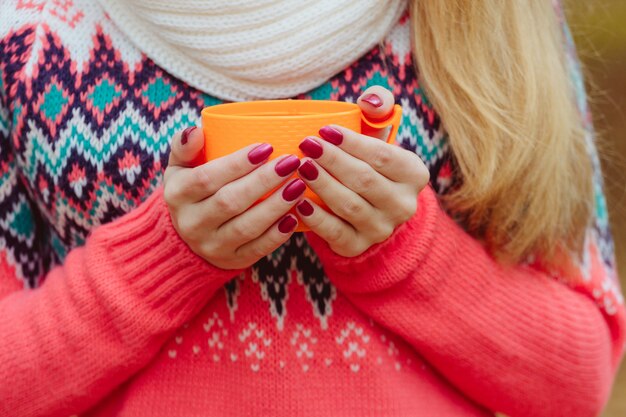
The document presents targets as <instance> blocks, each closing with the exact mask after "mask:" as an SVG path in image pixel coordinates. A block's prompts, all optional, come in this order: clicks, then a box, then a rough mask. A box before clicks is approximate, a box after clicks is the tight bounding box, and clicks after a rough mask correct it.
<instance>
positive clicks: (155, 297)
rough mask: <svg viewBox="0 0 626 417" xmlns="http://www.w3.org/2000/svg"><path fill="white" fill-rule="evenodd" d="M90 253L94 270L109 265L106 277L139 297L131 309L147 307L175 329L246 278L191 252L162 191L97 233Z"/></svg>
mask: <svg viewBox="0 0 626 417" xmlns="http://www.w3.org/2000/svg"><path fill="white" fill-rule="evenodd" d="M86 249H87V254H88V255H87V256H88V257H89V258H92V259H97V260H99V262H95V263H94V264H95V265H97V266H100V265H102V264H106V265H107V267H109V268H111V270H110V271H108V272H107V274H110V275H111V276H114V277H116V278H118V279H121V280H125V281H126V282H127V285H128V286H129V287H130V289H131V290H130V293H131V294H132V293H134V296H136V297H137V299H136V300H134V301H132V302H130V305H135V306H137V305H144V304H145V306H146V307H147V309H148V310H149V311H150V312H151V313H152V314H154V313H158V314H160V315H163V318H164V319H165V320H171V321H172V325H173V326H177V325H180V324H182V322H181V319H182V320H187V319H189V317H190V314H191V313H193V312H197V309H198V308H199V307H200V306H201V305H203V304H204V303H205V302H206V301H207V299H208V298H209V297H210V296H211V295H212V294H213V293H214V291H215V290H216V289H217V288H220V287H221V286H222V285H224V284H225V283H226V282H227V281H228V280H229V279H230V278H233V277H234V276H237V275H238V274H239V273H240V272H241V271H240V270H223V269H220V268H217V267H214V266H212V265H211V264H209V263H208V262H207V261H206V260H204V259H202V258H200V257H199V256H197V255H196V254H195V253H193V252H192V251H191V250H190V249H189V246H187V244H186V243H185V242H183V240H182V239H181V238H180V236H179V235H178V233H177V232H176V230H175V229H174V228H173V226H172V223H171V220H170V214H169V212H168V210H167V207H166V205H165V202H164V200H163V191H162V189H158V190H157V191H155V192H154V194H152V195H151V196H150V197H149V198H148V200H147V201H146V202H145V203H144V204H142V205H141V206H139V207H138V208H137V210H134V211H132V212H131V213H129V214H128V215H126V216H124V217H121V218H120V219H119V220H117V221H114V222H112V223H110V224H108V225H107V226H106V227H101V228H98V229H96V231H95V232H94V234H93V236H92V238H91V239H89V241H88V244H87V247H86ZM125 293H126V292H125ZM138 303H139V304H138Z"/></svg>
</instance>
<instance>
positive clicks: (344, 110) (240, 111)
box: [201, 99, 361, 120]
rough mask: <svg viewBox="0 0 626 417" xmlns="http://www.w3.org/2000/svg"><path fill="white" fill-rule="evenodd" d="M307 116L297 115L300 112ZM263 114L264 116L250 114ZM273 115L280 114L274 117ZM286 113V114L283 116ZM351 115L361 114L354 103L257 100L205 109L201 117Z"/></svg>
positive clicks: (241, 117) (254, 117)
mask: <svg viewBox="0 0 626 417" xmlns="http://www.w3.org/2000/svg"><path fill="white" fill-rule="evenodd" d="M305 111H306V112H307V114H299V113H301V112H305ZM259 112H265V113H264V114H251V113H259ZM273 112H275V113H281V114H280V115H276V114H274V113H273ZM285 113H286V114H285ZM351 113H361V110H360V108H359V106H358V105H357V104H355V103H348V102H345V101H334V100H291V99H290V100H258V101H243V102H236V103H225V104H218V105H215V106H209V107H205V108H204V109H203V110H202V113H201V115H202V117H212V118H220V119H231V120H232V119H235V120H261V119H267V118H271V117H275V118H285V117H289V118H295V119H303V120H304V119H313V118H324V117H328V116H329V115H337V116H340V115H348V114H351Z"/></svg>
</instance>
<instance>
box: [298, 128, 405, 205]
mask: <svg viewBox="0 0 626 417" xmlns="http://www.w3.org/2000/svg"><path fill="white" fill-rule="evenodd" d="M372 140H375V139H372ZM323 142H324V141H322V140H320V139H318V138H316V137H314V136H309V137H308V138H305V139H304V140H303V141H302V142H301V143H300V149H302V151H303V152H304V153H305V154H306V155H309V156H310V155H314V156H317V158H316V159H315V161H316V162H317V163H318V164H319V165H321V166H322V167H323V168H324V169H325V170H326V171H328V172H329V173H330V174H331V175H332V176H333V177H335V178H336V179H337V180H339V182H341V183H342V184H344V185H345V186H346V187H348V188H349V189H351V190H352V191H354V192H355V193H357V194H358V195H360V196H361V197H363V198H365V199H366V200H367V201H368V202H369V203H370V204H372V205H373V206H375V207H378V208H382V207H386V206H387V205H388V204H389V201H390V199H393V198H394V192H397V188H398V184H396V183H395V182H393V181H390V180H389V179H387V178H386V177H385V176H383V175H382V174H380V173H378V172H377V171H376V170H375V169H374V168H372V167H371V166H370V165H369V164H367V163H366V162H363V161H361V160H360V159H357V158H355V157H354V156H352V155H350V154H348V153H346V152H344V151H343V150H342V149H340V148H338V147H337V146H333V145H331V144H329V143H323ZM304 164H305V165H303V166H301V168H300V173H301V175H303V176H305V177H306V176H307V175H309V176H308V177H306V178H307V179H309V180H311V179H314V178H312V177H314V176H315V175H316V173H315V170H316V168H315V165H313V163H312V162H305V163H304Z"/></svg>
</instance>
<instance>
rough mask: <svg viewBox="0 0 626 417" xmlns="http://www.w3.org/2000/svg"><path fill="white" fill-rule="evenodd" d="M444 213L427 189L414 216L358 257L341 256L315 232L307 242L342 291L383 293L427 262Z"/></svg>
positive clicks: (431, 190)
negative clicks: (382, 291) (426, 258)
mask: <svg viewBox="0 0 626 417" xmlns="http://www.w3.org/2000/svg"><path fill="white" fill-rule="evenodd" d="M441 212H442V209H441V207H440V206H439V201H438V200H437V196H436V194H435V192H434V191H433V189H432V188H431V187H430V186H428V187H426V188H424V190H422V191H421V192H420V194H419V196H418V209H417V211H416V212H415V215H414V216H413V217H412V218H411V219H409V220H408V221H407V222H406V223H404V224H402V225H400V226H399V227H398V228H397V229H396V230H395V231H394V233H393V234H392V235H391V236H390V237H389V238H388V239H387V240H385V241H384V242H381V243H379V244H376V245H374V246H372V247H371V248H369V249H368V250H367V251H365V252H364V253H363V254H361V255H359V256H356V257H353V258H348V257H344V256H341V255H338V254H337V253H335V252H334V251H333V250H332V249H331V248H330V246H329V245H328V243H327V242H326V241H324V240H323V239H322V238H320V237H319V236H317V235H316V234H314V233H312V232H309V233H307V240H308V241H309V243H310V244H311V246H312V247H313V249H314V250H315V252H316V253H317V255H318V257H319V259H320V261H321V262H322V265H323V266H324V270H325V272H326V274H327V275H329V276H331V277H332V281H333V283H334V284H335V285H336V286H337V288H338V289H339V290H341V291H346V292H352V293H367V292H374V291H380V290H384V289H386V288H389V287H391V286H393V285H394V284H396V283H398V282H400V281H402V280H404V279H405V278H408V277H409V275H410V274H411V273H412V272H414V271H415V270H416V268H419V267H420V264H422V263H423V262H424V259H425V257H426V256H427V254H429V253H430V251H431V247H432V244H433V241H434V239H435V236H436V234H437V230H438V227H439V216H440V215H441V214H440V213H441Z"/></svg>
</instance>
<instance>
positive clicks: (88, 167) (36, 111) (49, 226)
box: [0, 3, 450, 316]
mask: <svg viewBox="0 0 626 417" xmlns="http://www.w3.org/2000/svg"><path fill="white" fill-rule="evenodd" d="M22 7H23V8H24V9H25V10H28V8H29V7H30V8H31V9H30V11H31V12H32V11H33V9H32V8H33V7H35V4H33V3H29V4H23V5H22ZM88 9H89V8H85V9H84V10H83V11H82V12H81V15H82V17H81V16H79V17H76V19H74V25H75V26H76V25H79V24H80V22H81V21H82V19H89V20H99V19H98V17H99V18H101V19H102V20H105V21H106V18H105V17H104V16H97V17H94V16H88V15H87V12H88V11H89V10H88ZM46 10H48V9H46V8H44V9H43V11H39V10H38V9H37V13H34V14H33V13H31V14H32V15H33V16H35V17H36V18H37V19H42V20H43V19H45V21H46V23H41V24H39V25H37V24H33V23H37V22H32V20H33V19H31V24H25V25H23V26H20V27H19V28H17V30H15V31H12V32H11V33H9V34H8V35H7V36H5V37H4V39H3V41H2V43H0V47H1V48H2V51H3V53H6V54H11V55H15V58H12V61H16V63H15V65H9V66H8V67H7V68H2V71H3V74H5V76H4V77H3V78H5V81H6V82H5V84H6V85H10V86H11V88H10V90H8V91H7V94H8V95H9V97H8V102H9V103H10V105H9V109H5V110H4V112H5V113H6V114H8V113H11V114H12V119H13V122H12V126H11V129H10V133H9V128H8V126H7V127H6V128H5V132H6V133H5V135H9V134H10V136H11V138H12V139H13V141H12V143H13V145H12V149H11V150H10V154H11V155H14V156H12V157H11V158H15V160H13V161H12V164H13V165H16V166H14V167H13V168H12V169H6V170H5V171H6V172H11V173H15V172H16V171H18V172H19V175H20V176H21V177H22V178H23V180H24V181H23V182H24V191H25V192H22V193H20V194H19V195H20V196H21V199H22V200H23V201H22V203H21V204H20V205H18V206H16V207H13V206H12V207H10V208H9V209H8V210H7V212H17V214H16V216H18V215H19V217H18V218H19V219H21V220H20V221H19V225H25V224H31V225H32V224H33V223H35V222H33V221H32V218H33V217H35V216H38V215H41V217H42V218H43V225H44V226H45V227H42V228H41V230H40V231H37V232H38V234H37V235H36V236H35V233H36V231H35V230H28V231H22V233H27V234H28V236H29V237H30V238H31V239H34V240H36V241H38V242H42V245H43V247H42V248H41V250H40V251H38V252H39V253H41V252H45V253H47V254H48V256H49V257H51V258H52V260H53V262H54V263H55V264H58V263H61V262H62V261H63V259H64V257H65V256H66V255H67V253H68V251H69V250H71V248H73V247H76V246H79V245H82V244H83V242H84V241H85V238H86V236H87V235H88V233H89V231H90V230H92V229H93V228H94V227H97V226H98V225H101V224H104V223H107V222H109V221H111V220H113V219H115V218H117V217H118V216H121V215H123V214H124V213H126V212H128V211H130V210H132V208H134V207H136V206H137V205H138V204H140V203H141V202H142V201H143V200H145V199H146V197H147V196H149V195H150V193H151V192H152V190H154V188H155V187H157V186H158V185H159V184H160V182H161V180H162V172H163V169H164V167H165V166H166V164H167V157H168V152H169V142H170V139H171V137H172V136H173V135H174V133H175V132H177V131H179V130H181V129H183V128H185V127H186V126H188V125H191V124H197V123H199V116H200V110H201V109H202V108H203V107H205V106H207V105H213V104H217V103H220V100H218V99H216V98H214V97H209V96H207V95H204V94H202V93H201V92H199V91H197V90H195V89H193V88H191V87H189V86H188V85H186V84H184V83H183V82H181V81H179V80H178V79H176V78H173V77H172V76H170V75H169V74H168V73H166V72H164V71H163V70H161V69H160V68H159V67H157V66H156V65H155V64H154V63H153V62H152V61H151V60H150V59H148V58H147V57H145V56H143V55H141V54H139V52H138V51H136V50H132V51H128V49H132V48H133V47H132V46H131V45H129V44H127V43H123V44H122V43H120V44H118V45H115V43H114V39H119V38H120V37H121V35H120V34H119V33H118V32H117V30H116V29H115V27H114V26H112V25H111V24H110V22H106V24H104V25H94V26H93V33H92V34H91V36H90V39H91V41H90V42H88V44H89V45H90V49H89V52H88V54H87V55H88V59H85V57H82V59H79V58H80V57H78V56H77V55H79V52H80V51H77V50H78V47H75V48H74V49H75V50H73V49H72V45H73V43H72V42H68V41H67V40H66V39H64V35H67V36H70V35H68V34H67V32H72V28H71V27H65V28H63V29H62V30H60V29H58V30H56V31H55V30H52V29H51V28H50V27H49V20H48V18H49V17H50V16H46V14H45V13H46ZM91 12H92V13H96V14H97V13H101V11H99V10H97V9H92V10H91ZM48 13H52V11H51V10H48ZM105 26H106V27H107V28H108V29H106V30H105V29H104V27H105ZM73 42H74V43H75V42H76V41H75V40H74V41H73ZM82 43H85V41H84V39H82ZM409 45H410V41H409V26H408V24H407V20H406V18H404V19H403V20H402V21H401V22H400V23H399V24H398V25H397V27H396V28H395V29H394V30H393V32H392V33H391V34H390V35H389V37H388V39H387V40H386V41H385V42H384V43H383V44H382V45H381V46H380V47H377V48H375V49H373V50H372V51H371V52H370V53H368V54H367V55H366V56H365V57H363V58H362V59H360V60H359V61H358V62H356V63H355V64H354V65H352V66H351V67H349V68H347V69H346V70H345V71H343V72H342V73H340V74H338V75H336V76H335V77H333V78H332V79H331V80H329V81H328V82H327V83H325V84H324V85H322V86H320V87H318V88H316V89H315V90H313V91H311V92H309V93H307V94H303V95H302V96H300V97H298V98H303V99H331V100H345V101H355V100H356V98H357V97H358V96H359V95H360V93H361V91H363V90H364V89H365V88H367V87H369V86H371V85H376V84H380V85H384V86H385V87H387V88H389V89H390V90H391V91H393V93H394V95H395V97H396V100H397V101H398V102H399V103H400V104H402V106H403V108H404V114H403V121H402V125H401V128H400V131H399V134H398V138H397V140H398V143H399V144H400V145H401V146H403V147H405V148H407V149H410V150H412V151H415V152H417V153H418V154H419V155H420V156H422V158H423V159H424V160H425V161H426V163H427V164H428V166H429V167H430V169H431V174H432V177H433V179H434V184H435V185H437V186H438V188H439V190H440V191H443V190H444V189H445V186H446V184H447V183H448V182H449V181H448V177H449V173H450V169H447V170H445V175H443V176H441V177H440V176H439V175H438V173H439V171H441V167H442V166H443V165H444V163H445V161H446V160H447V159H446V157H447V155H448V153H447V142H446V138H445V135H444V133H443V130H442V128H441V124H440V121H439V119H438V117H437V115H436V114H435V113H434V111H433V109H432V107H431V106H430V104H429V103H428V101H427V99H426V97H425V96H424V94H423V91H422V89H421V88H420V85H419V83H418V82H417V78H416V74H415V72H414V71H413V62H412V58H411V54H410V48H409ZM122 49H126V50H122ZM12 51H19V52H20V53H19V55H18V54H15V53H13V52H12ZM82 54H83V55H85V53H84V51H82ZM75 55H76V57H75ZM129 55H139V57H140V58H139V59H136V60H135V61H134V62H131V63H129V62H125V61H124V60H123V59H122V57H123V56H129ZM18 58H19V59H18ZM28 74H30V75H28ZM3 152H6V153H7V156H6V157H5V159H8V158H9V156H8V153H9V149H7V148H6V147H3ZM446 175H447V177H446ZM27 196H28V198H29V199H28V200H27V199H26V198H27ZM16 198H17V194H16ZM29 201H33V202H36V203H35V204H34V205H35V206H36V207H30V206H29ZM7 203H8V200H7ZM13 205H14V206H15V204H13ZM14 223H15V222H14ZM8 227H9V228H11V229H12V230H17V228H18V225H17V223H15V224H14V225H12V226H11V225H9V226H8ZM21 227H24V226H21ZM303 244H304V245H306V243H303ZM303 244H299V245H298V244H295V238H294V239H292V241H291V242H288V243H287V244H286V245H285V246H284V247H283V248H281V249H280V250H278V251H277V252H276V253H275V254H274V255H273V256H272V259H265V260H262V261H260V262H259V263H258V264H257V265H256V266H255V268H254V269H255V270H256V271H257V272H258V276H259V277H260V278H259V279H260V280H264V279H267V278H265V277H267V276H268V275H270V272H271V271H272V270H274V269H276V268H278V270H280V271H281V273H279V274H278V276H279V277H280V276H283V275H284V273H283V272H282V271H286V270H287V269H288V267H289V266H290V263H291V258H292V257H293V256H296V254H300V255H298V256H296V258H297V259H298V261H297V264H298V267H299V268H303V269H308V270H311V269H315V270H316V271H318V272H317V273H316V274H313V275H314V278H311V285H310V288H311V289H312V288H314V287H315V285H313V282H323V281H324V280H325V277H324V276H323V272H322V269H321V266H320V265H319V263H318V262H317V260H316V258H315V256H314V255H313V256H309V257H307V256H302V255H301V254H302V250H301V246H302V245H303ZM7 246H8V247H10V248H12V250H10V252H11V251H12V252H14V253H17V254H19V256H18V259H26V258H29V257H31V258H33V259H32V260H31V262H33V261H36V260H37V259H36V258H35V257H34V256H33V250H32V248H31V247H30V246H27V245H26V244H25V242H21V241H19V240H15V241H12V242H8V243H7ZM50 266H51V265H50V262H47V263H46V265H44V266H43V267H39V268H36V267H35V268H34V267H31V268H30V269H24V270H23V271H22V273H23V276H24V278H25V279H27V280H29V282H30V285H36V283H37V282H38V277H40V276H41V275H42V274H43V273H44V272H45V270H47V269H49V267H50ZM274 275H276V274H274ZM276 279H277V280H280V279H281V278H276ZM326 285H329V284H328V283H327V284H326ZM278 287H280V285H278ZM312 291H313V290H312ZM330 293H331V290H330V289H325V290H321V292H320V294H311V297H313V298H320V297H322V298H326V299H327V298H328V297H329V296H330ZM268 297H270V298H272V299H273V300H274V304H275V305H274V307H273V308H274V310H275V314H277V315H278V316H280V315H281V314H283V310H282V307H281V301H280V300H281V291H280V290H277V291H273V292H270V294H268ZM317 308H318V309H319V310H320V311H324V309H325V306H324V302H323V301H321V299H320V300H319V301H318V302H317Z"/></svg>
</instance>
